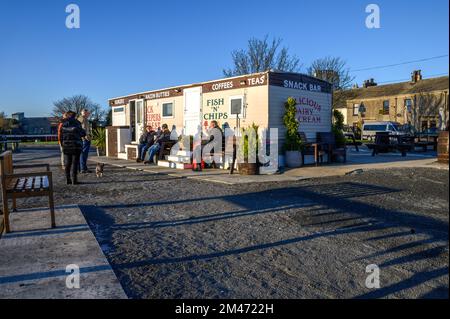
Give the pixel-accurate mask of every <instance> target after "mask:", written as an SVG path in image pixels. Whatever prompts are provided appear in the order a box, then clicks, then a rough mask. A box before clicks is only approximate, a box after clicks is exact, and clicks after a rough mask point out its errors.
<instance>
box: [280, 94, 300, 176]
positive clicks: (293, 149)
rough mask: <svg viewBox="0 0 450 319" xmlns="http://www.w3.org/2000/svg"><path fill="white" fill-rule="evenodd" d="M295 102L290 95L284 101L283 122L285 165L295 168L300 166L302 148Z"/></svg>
mask: <svg viewBox="0 0 450 319" xmlns="http://www.w3.org/2000/svg"><path fill="white" fill-rule="evenodd" d="M296 105H297V102H296V101H295V99H294V98H292V97H290V98H288V99H287V101H286V102H285V103H284V109H285V112H284V116H283V123H284V126H285V127H286V138H285V142H284V150H285V153H286V166H287V167H291V168H295V167H300V166H302V164H303V163H302V157H301V151H302V148H303V144H302V140H301V139H300V135H299V134H298V128H299V122H298V120H297V117H296V113H297V107H296Z"/></svg>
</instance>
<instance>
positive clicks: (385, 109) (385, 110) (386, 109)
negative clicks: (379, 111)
mask: <svg viewBox="0 0 450 319" xmlns="http://www.w3.org/2000/svg"><path fill="white" fill-rule="evenodd" d="M383 115H389V100H386V101H383Z"/></svg>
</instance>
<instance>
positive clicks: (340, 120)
mask: <svg viewBox="0 0 450 319" xmlns="http://www.w3.org/2000/svg"><path fill="white" fill-rule="evenodd" d="M333 118H334V123H333V126H332V130H333V134H334V138H335V141H336V147H338V148H339V147H345V135H344V115H343V114H342V113H341V112H340V111H338V110H334V111H333Z"/></svg>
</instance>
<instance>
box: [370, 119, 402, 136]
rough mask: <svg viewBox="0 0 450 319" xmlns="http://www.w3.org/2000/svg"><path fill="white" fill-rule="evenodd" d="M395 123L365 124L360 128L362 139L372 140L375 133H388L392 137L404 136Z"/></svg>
mask: <svg viewBox="0 0 450 319" xmlns="http://www.w3.org/2000/svg"><path fill="white" fill-rule="evenodd" d="M399 125H400V124H399V123H396V122H367V123H364V125H363V127H362V138H363V139H373V138H374V137H375V134H376V133H377V132H389V133H390V134H393V135H400V134H404V133H403V132H402V131H401V130H400V127H399Z"/></svg>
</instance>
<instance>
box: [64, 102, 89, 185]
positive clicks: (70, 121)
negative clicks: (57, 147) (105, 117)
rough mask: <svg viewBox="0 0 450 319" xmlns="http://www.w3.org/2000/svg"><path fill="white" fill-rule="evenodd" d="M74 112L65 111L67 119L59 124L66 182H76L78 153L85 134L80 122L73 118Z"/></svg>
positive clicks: (78, 161) (78, 163)
mask: <svg viewBox="0 0 450 319" xmlns="http://www.w3.org/2000/svg"><path fill="white" fill-rule="evenodd" d="M75 115H76V114H75V112H72V111H69V112H67V119H65V120H64V122H63V123H62V125H61V128H60V130H61V131H60V136H61V147H62V150H63V153H64V170H65V172H66V179H67V184H73V185H75V184H78V179H77V174H78V167H79V165H80V154H81V150H82V148H83V141H82V137H84V136H86V133H85V131H84V130H83V129H82V128H81V123H80V122H79V121H78V120H77V119H76V118H75Z"/></svg>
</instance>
